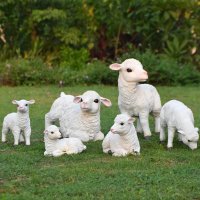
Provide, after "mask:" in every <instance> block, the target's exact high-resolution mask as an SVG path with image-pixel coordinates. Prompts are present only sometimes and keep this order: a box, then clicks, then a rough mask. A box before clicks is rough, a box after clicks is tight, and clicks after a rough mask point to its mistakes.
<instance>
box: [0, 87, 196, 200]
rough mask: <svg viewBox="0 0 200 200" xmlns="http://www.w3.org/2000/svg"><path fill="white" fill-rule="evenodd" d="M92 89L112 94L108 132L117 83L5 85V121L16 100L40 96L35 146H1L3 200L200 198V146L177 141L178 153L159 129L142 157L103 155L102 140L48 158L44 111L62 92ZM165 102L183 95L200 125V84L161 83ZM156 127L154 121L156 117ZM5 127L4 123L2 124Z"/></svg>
mask: <svg viewBox="0 0 200 200" xmlns="http://www.w3.org/2000/svg"><path fill="white" fill-rule="evenodd" d="M88 89H92V90H96V91H98V92H99V93H100V94H101V96H103V97H107V98H110V99H111V100H112V102H113V106H112V107H111V108H105V107H103V106H102V110H101V126H102V130H103V132H104V133H107V132H108V130H109V128H110V127H111V125H112V123H113V119H114V118H115V115H116V114H117V113H118V106H117V96H118V91H117V88H116V87H108V86H90V87H87V86H77V87H65V88H57V87H55V86H47V87H43V86H42V87H16V88H11V87H0V94H1V97H0V121H1V122H2V121H3V117H4V116H5V115H6V114H7V113H10V112H13V111H15V110H16V108H15V106H14V105H12V104H11V101H12V100H13V99H22V98H25V99H35V100H36V104H34V105H32V106H31V108H30V115H31V124H32V137H31V141H32V144H31V146H30V147H26V146H25V145H24V144H20V145H19V146H16V147H14V146H13V136H12V134H10V135H9V137H8V143H6V144H2V143H1V144H0V199H15V200H16V199H19V200H23V199H28V200H29V199H34V200H35V199H37V200H40V199H45V200H46V199H148V200H149V199H170V200H171V199H187V200H188V199H200V189H199V188H200V148H199V149H197V150H195V151H191V150H189V149H188V148H187V146H185V145H183V144H180V143H179V142H178V141H177V140H175V141H174V148H173V150H172V151H167V150H166V147H165V146H166V144H165V145H164V146H163V145H160V144H159V138H158V135H156V134H155V133H154V132H153V137H152V139H151V141H145V140H144V139H143V137H142V136H141V135H139V139H140V143H141V155H140V156H135V157H134V156H128V157H125V158H114V157H112V156H110V155H105V154H103V153H102V149H101V142H89V143H87V151H86V152H84V153H82V154H79V155H73V156H62V157H59V158H52V157H44V156H43V152H44V143H43V130H44V114H45V113H46V112H48V110H49V108H50V106H51V104H52V102H53V100H54V99H55V98H57V97H58V96H59V93H60V92H61V91H65V92H66V93H70V94H74V95H77V94H81V93H82V92H84V91H86V90H88ZM158 90H159V93H160V95H161V98H162V103H164V102H166V101H168V100H170V99H178V100H181V101H183V102H184V103H185V104H186V105H188V106H189V107H190V108H191V109H192V110H193V112H194V116H195V125H196V126H197V127H199V126H200V106H199V105H200V89H199V88H198V87H159V88H158ZM150 124H151V129H152V130H153V120H152V119H151V120H150ZM0 128H2V123H1V125H0Z"/></svg>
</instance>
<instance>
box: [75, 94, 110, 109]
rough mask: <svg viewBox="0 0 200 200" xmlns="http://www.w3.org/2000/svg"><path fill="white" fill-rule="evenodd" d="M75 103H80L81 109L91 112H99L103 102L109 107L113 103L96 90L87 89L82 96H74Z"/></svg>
mask: <svg viewBox="0 0 200 200" xmlns="http://www.w3.org/2000/svg"><path fill="white" fill-rule="evenodd" d="M74 103H80V107H81V110H82V111H83V112H90V113H97V112H98V111H99V109H100V105H101V103H103V104H104V105H105V106H108V107H109V106H111V105H112V103H111V101H110V100H109V99H106V98H103V97H100V95H99V94H98V93H97V92H95V91H87V92H85V93H83V95H81V96H76V97H75V98H74Z"/></svg>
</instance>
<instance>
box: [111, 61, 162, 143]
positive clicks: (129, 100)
mask: <svg viewBox="0 0 200 200" xmlns="http://www.w3.org/2000/svg"><path fill="white" fill-rule="evenodd" d="M109 67H110V69H112V70H117V71H119V77H118V90H119V96H118V105H119V109H120V112H121V113H127V114H128V115H130V116H132V117H137V118H138V120H137V132H141V133H142V132H143V133H144V137H145V138H146V139H148V138H149V137H150V136H151V131H150V128H149V121H148V116H149V113H151V114H152V115H153V116H154V118H155V132H160V109H161V101H160V96H159V94H158V92H157V90H156V88H155V87H153V86H152V85H149V84H139V82H144V81H146V80H147V79H148V74H147V72H146V71H145V70H144V69H143V66H142V64H141V63H140V62H139V61H138V60H136V59H133V58H131V59H127V60H125V61H124V62H123V63H121V64H118V63H114V64H111V65H110V66H109Z"/></svg>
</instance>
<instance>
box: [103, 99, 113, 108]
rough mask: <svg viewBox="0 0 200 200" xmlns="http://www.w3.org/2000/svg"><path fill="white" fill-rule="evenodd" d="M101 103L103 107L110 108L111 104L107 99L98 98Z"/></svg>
mask: <svg viewBox="0 0 200 200" xmlns="http://www.w3.org/2000/svg"><path fill="white" fill-rule="evenodd" d="M100 99H101V103H103V105H104V106H106V107H110V106H112V102H111V101H110V100H109V99H106V98H104V97H100Z"/></svg>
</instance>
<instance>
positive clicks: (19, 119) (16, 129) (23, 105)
mask: <svg viewBox="0 0 200 200" xmlns="http://www.w3.org/2000/svg"><path fill="white" fill-rule="evenodd" d="M12 103H13V104H17V113H10V114H8V115H6V116H5V118H4V120H3V128H2V142H6V134H7V133H8V132H9V131H11V132H12V133H13V136H14V145H18V144H19V142H23V141H24V137H25V142H26V145H30V136H31V126H30V118H29V105H30V104H34V103H35V100H30V101H27V100H20V101H17V100H13V101H12Z"/></svg>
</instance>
